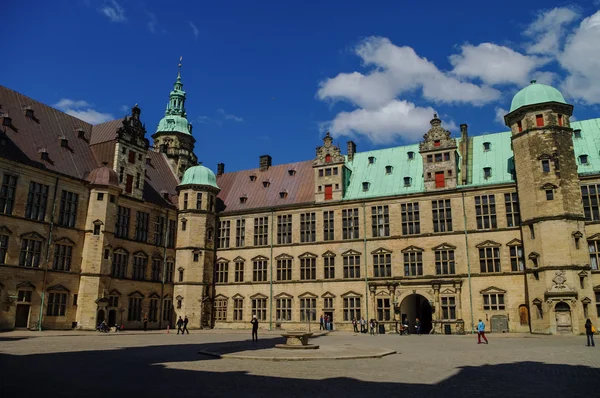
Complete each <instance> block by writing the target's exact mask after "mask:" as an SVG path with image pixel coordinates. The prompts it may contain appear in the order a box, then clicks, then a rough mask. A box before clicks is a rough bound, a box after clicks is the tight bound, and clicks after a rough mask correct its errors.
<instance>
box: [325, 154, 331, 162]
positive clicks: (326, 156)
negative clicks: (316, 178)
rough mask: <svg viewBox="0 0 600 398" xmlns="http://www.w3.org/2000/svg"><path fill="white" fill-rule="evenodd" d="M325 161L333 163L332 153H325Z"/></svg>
mask: <svg viewBox="0 0 600 398" xmlns="http://www.w3.org/2000/svg"><path fill="white" fill-rule="evenodd" d="M325 163H331V155H330V154H327V155H325Z"/></svg>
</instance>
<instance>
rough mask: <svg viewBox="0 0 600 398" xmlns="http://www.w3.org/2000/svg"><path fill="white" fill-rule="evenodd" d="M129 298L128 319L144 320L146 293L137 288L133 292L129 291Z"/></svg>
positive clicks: (130, 320)
mask: <svg viewBox="0 0 600 398" xmlns="http://www.w3.org/2000/svg"><path fill="white" fill-rule="evenodd" d="M128 297H129V299H128V300H127V301H128V302H127V321H129V322H133V321H141V320H142V308H143V305H144V297H145V296H144V295H143V294H142V293H141V292H140V291H139V290H136V291H135V292H133V293H129V295H128Z"/></svg>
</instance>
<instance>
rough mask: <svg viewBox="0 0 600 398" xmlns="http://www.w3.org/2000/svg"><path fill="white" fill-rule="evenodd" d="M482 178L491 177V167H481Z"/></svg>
mask: <svg viewBox="0 0 600 398" xmlns="http://www.w3.org/2000/svg"><path fill="white" fill-rule="evenodd" d="M483 178H485V179H486V180H487V179H488V178H492V168H491V167H484V168H483Z"/></svg>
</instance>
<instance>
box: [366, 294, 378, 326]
mask: <svg viewBox="0 0 600 398" xmlns="http://www.w3.org/2000/svg"><path fill="white" fill-rule="evenodd" d="M376 289H377V288H376V287H375V286H373V285H371V286H369V292H370V293H371V303H372V306H373V313H372V314H373V315H371V318H373V319H377V303H376V302H375V291H376ZM367 322H369V320H368V319H367Z"/></svg>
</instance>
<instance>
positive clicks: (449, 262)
mask: <svg viewBox="0 0 600 398" xmlns="http://www.w3.org/2000/svg"><path fill="white" fill-rule="evenodd" d="M435 273H436V275H452V274H455V273H456V269H455V265H454V249H446V248H444V249H439V250H436V251H435Z"/></svg>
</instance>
